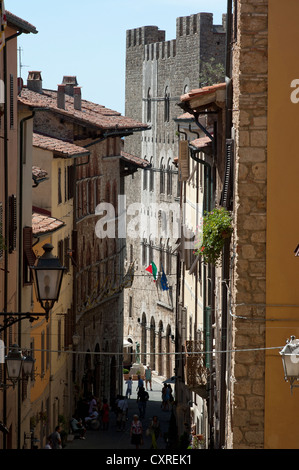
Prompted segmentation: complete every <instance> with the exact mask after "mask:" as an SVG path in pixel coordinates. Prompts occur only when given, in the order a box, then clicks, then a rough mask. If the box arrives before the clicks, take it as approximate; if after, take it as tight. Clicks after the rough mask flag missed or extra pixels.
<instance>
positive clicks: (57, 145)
mask: <svg viewBox="0 0 299 470" xmlns="http://www.w3.org/2000/svg"><path fill="white" fill-rule="evenodd" d="M32 143H33V146H34V147H37V148H41V149H45V150H50V151H52V152H55V154H57V155H60V156H61V157H72V156H75V155H89V153H90V152H89V151H88V150H87V149H84V148H82V147H79V146H78V145H74V144H72V143H70V142H66V141H64V140H61V139H56V138H54V137H49V136H46V135H42V134H37V133H36V132H34V133H33V141H32Z"/></svg>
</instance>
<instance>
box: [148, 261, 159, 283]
mask: <svg viewBox="0 0 299 470" xmlns="http://www.w3.org/2000/svg"><path fill="white" fill-rule="evenodd" d="M145 270H146V271H148V272H149V273H151V274H152V275H153V277H154V282H156V280H157V279H158V269H157V266H156V265H155V263H154V262H153V261H152V262H151V264H150V265H149V266H148V267H147V268H146V269H145Z"/></svg>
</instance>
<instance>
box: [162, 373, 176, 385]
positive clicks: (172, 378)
mask: <svg viewBox="0 0 299 470" xmlns="http://www.w3.org/2000/svg"><path fill="white" fill-rule="evenodd" d="M176 379H177V377H176V376H175V375H173V376H172V377H170V378H169V379H166V380H164V381H163V382H162V383H163V384H175V382H176Z"/></svg>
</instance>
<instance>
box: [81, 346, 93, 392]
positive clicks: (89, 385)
mask: <svg viewBox="0 0 299 470" xmlns="http://www.w3.org/2000/svg"><path fill="white" fill-rule="evenodd" d="M82 381H83V394H84V396H85V397H88V396H89V395H90V394H91V393H93V373H92V370H91V355H90V350H89V349H88V350H87V354H86V355H85V360H84V374H83V379H82Z"/></svg>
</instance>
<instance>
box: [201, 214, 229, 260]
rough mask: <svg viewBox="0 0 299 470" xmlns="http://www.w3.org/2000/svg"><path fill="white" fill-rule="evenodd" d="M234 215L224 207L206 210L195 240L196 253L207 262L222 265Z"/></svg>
mask: <svg viewBox="0 0 299 470" xmlns="http://www.w3.org/2000/svg"><path fill="white" fill-rule="evenodd" d="M232 231H233V228H232V215H231V213H230V212H229V211H228V210H227V209H225V208H224V207H219V208H215V209H213V210H212V211H211V212H205V216H204V217H203V223H202V227H201V230H200V232H199V234H198V235H197V238H196V241H195V250H194V253H195V254H196V255H201V256H202V258H203V261H204V262H205V263H211V264H213V265H215V266H219V265H221V255H222V249H223V246H224V243H225V239H226V238H229V237H230V236H231V234H232Z"/></svg>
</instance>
